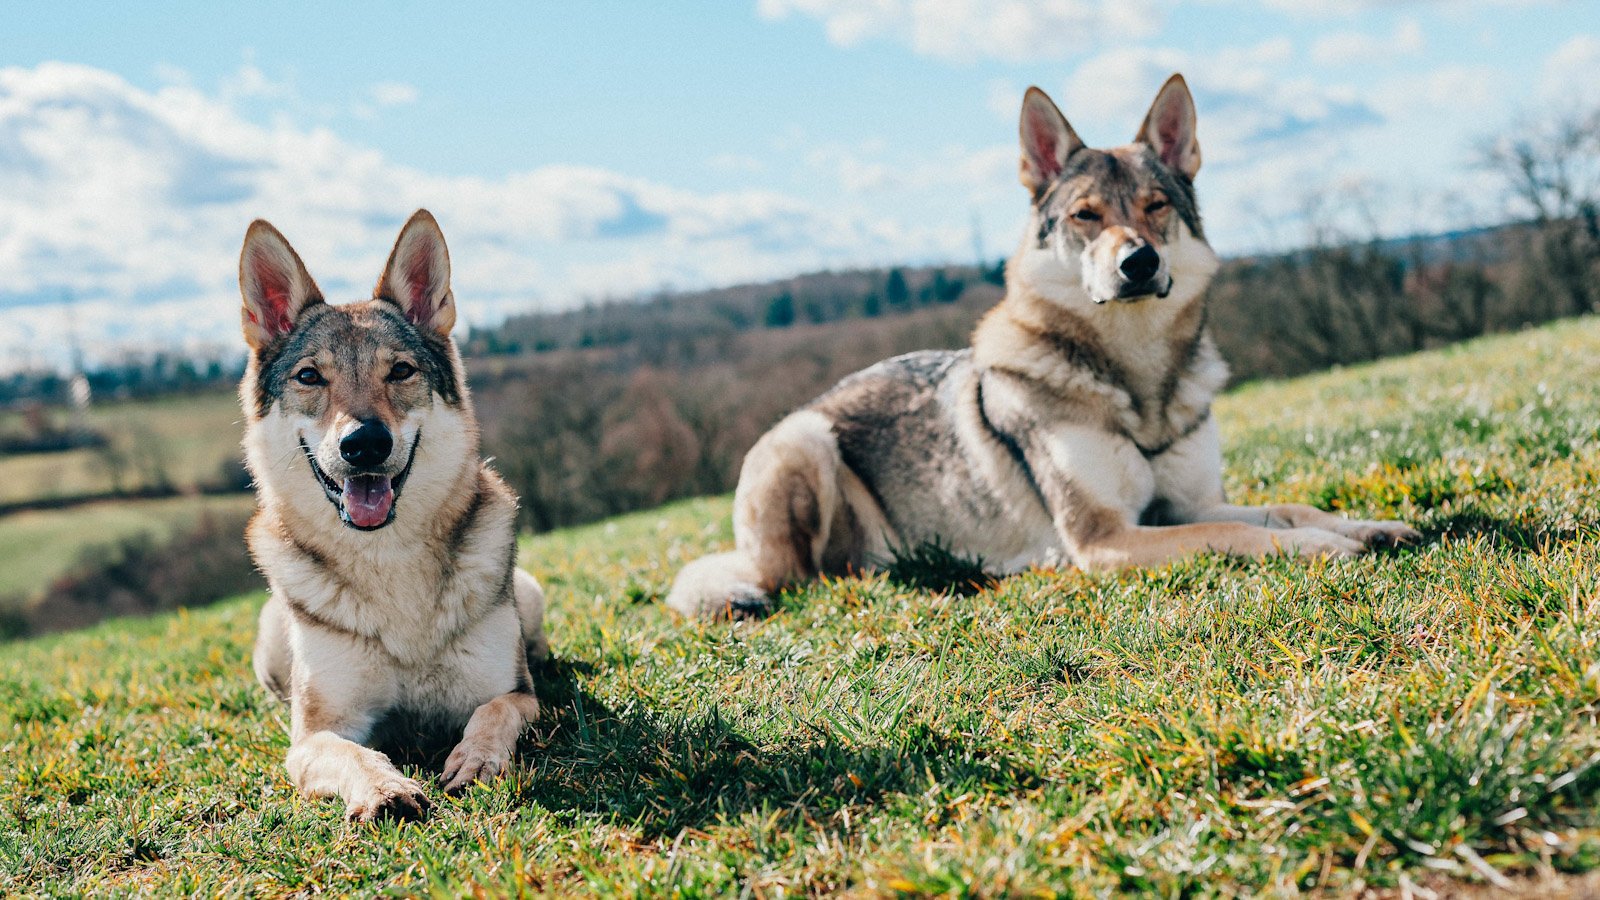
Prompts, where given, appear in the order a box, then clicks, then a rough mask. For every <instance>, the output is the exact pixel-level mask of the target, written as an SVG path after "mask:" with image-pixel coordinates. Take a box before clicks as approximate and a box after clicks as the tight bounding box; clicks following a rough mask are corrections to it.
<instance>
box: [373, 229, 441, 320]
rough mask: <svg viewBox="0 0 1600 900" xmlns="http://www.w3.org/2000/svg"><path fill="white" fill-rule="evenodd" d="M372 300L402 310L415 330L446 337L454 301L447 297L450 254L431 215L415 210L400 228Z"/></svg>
mask: <svg viewBox="0 0 1600 900" xmlns="http://www.w3.org/2000/svg"><path fill="white" fill-rule="evenodd" d="M372 295H373V296H374V297H376V298H378V299H380V300H388V301H389V302H391V303H394V304H395V305H397V306H399V307H400V308H401V309H403V310H405V313H406V318H408V319H410V320H411V322H412V324H414V325H416V326H417V327H418V328H428V329H432V330H433V331H435V332H437V333H439V334H440V335H446V334H449V333H450V329H451V327H452V326H454V325H455V324H456V300H455V297H453V296H451V294H450V251H449V250H448V249H446V247H445V245H444V232H442V231H440V230H439V223H438V222H435V221H434V220H433V214H432V213H430V212H428V211H427V210H425V209H419V210H417V211H416V212H415V213H413V214H412V215H411V220H410V221H408V222H406V225H405V227H404V228H402V229H400V237H398V238H396V239H395V242H394V249H393V250H391V251H390V252H389V264H388V265H387V266H384V268H383V277H382V278H379V279H378V287H377V289H376V290H374V291H373V294H372Z"/></svg>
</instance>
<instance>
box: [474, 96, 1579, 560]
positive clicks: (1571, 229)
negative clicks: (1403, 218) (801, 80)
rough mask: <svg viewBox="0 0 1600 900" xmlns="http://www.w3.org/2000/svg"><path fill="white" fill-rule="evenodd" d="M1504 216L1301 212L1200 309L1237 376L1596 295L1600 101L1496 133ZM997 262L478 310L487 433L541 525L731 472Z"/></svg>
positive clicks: (955, 311)
mask: <svg viewBox="0 0 1600 900" xmlns="http://www.w3.org/2000/svg"><path fill="white" fill-rule="evenodd" d="M1479 153H1480V158H1481V164H1482V165H1483V166H1484V167H1485V168H1486V169H1487V170H1489V171H1490V172H1492V173H1494V174H1495V175H1496V176H1498V178H1499V180H1500V182H1501V185H1502V190H1503V200H1504V206H1505V209H1506V210H1507V211H1508V218H1511V219H1512V222H1513V224H1506V225H1499V226H1495V227H1488V228H1481V229H1475V230H1469V231H1464V232H1459V233H1455V234H1449V235H1438V236H1429V237H1418V238H1412V239H1400V240H1396V239H1379V238H1375V237H1364V236H1361V235H1356V234H1351V233H1349V232H1347V231H1340V230H1338V229H1334V228H1332V227H1320V228H1315V229H1314V230H1313V234H1312V237H1311V240H1310V241H1309V242H1308V245H1307V246H1305V247H1304V248H1302V249H1300V250H1297V251H1295V252H1292V253H1286V254H1279V255H1272V256H1262V257H1253V258H1243V259H1233V260H1229V261H1227V262H1226V263H1225V264H1224V265H1223V267H1222V269H1221V271H1220V272H1219V273H1218V275H1217V277H1216V279H1215V280H1214V281H1213V283H1212V287H1211V292H1210V298H1209V304H1210V315H1211V325H1212V329H1213V332H1214V334H1215V336H1216V339H1217V342H1218V344H1219V346H1220V347H1221V350H1222V352H1223V355H1224V357H1225V358H1226V359H1227V360H1228V361H1229V363H1230V364H1231V366H1232V369H1233V373H1234V379H1235V382H1236V383H1237V382H1240V381H1247V380H1254V379H1260V378H1279V377H1287V376H1292V375H1297V374H1301V373H1304V372H1310V371H1315V370H1318V369H1325V368H1328V367H1331V366H1339V365H1349V364H1353V363H1360V362H1365V361H1368V360H1375V359H1380V358H1383V357H1386V356H1393V355H1396V354H1402V353H1410V352H1414V351H1418V350H1424V349H1427V348H1430V347H1436V346H1441V345H1444V344H1449V343H1454V342H1458V341H1462V340H1467V339H1470V338H1473V337H1477V336H1480V335H1484V334H1491V333H1495V332H1503V331H1509V330H1515V329H1518V328H1522V327H1525V326H1528V325H1532V324H1536V323H1540V322H1545V321H1549V320H1551V319H1555V318H1561V317H1566V316H1578V315H1586V314H1589V313H1591V312H1593V311H1594V310H1595V308H1596V302H1597V300H1600V288H1597V286H1596V283H1597V277H1600V221H1597V219H1600V216H1597V210H1600V111H1597V112H1595V113H1591V114H1589V115H1587V116H1582V117H1577V118H1573V119H1568V120H1562V121H1556V122H1552V123H1549V124H1547V125H1545V126H1542V127H1532V126H1530V127H1528V128H1527V129H1525V130H1523V131H1522V132H1520V133H1519V134H1518V135H1516V136H1515V137H1512V138H1504V139H1499V140H1495V141H1490V142H1486V143H1485V144H1484V146H1483V147H1482V148H1480V151H1479ZM1003 282H1004V277H1003V267H1001V266H995V267H980V266H966V267H962V266H949V267H939V268H930V269H916V270H905V269H887V270H876V271H861V272H850V273H828V274H825V275H813V276H806V277H803V278H796V279H790V280H788V281H784V282H776V283H773V284H767V285H750V286H742V287H736V288H727V289H723V290H718V291H708V292H701V293H697V294H689V295H668V296H662V297H657V298H654V299H651V300H649V301H646V302H644V303H642V304H630V305H621V304H616V305H606V306H595V307H589V308H585V309H581V310H574V311H572V312H568V313H562V314H558V315H540V316H526V317H520V318H516V319H513V320H511V321H509V322H507V323H505V324H504V325H503V326H500V327H498V328H495V329H490V330H486V331H474V332H473V333H472V334H471V336H470V337H469V338H468V340H467V342H466V346H467V348H468V350H469V352H470V353H471V354H472V355H473V357H474V358H473V360H472V369H473V384H474V385H475V391H476V395H477V397H478V403H479V407H480V411H481V413H482V418H483V419H484V423H485V441H486V448H485V449H486V452H488V453H489V454H491V455H493V456H494V457H495V459H496V465H497V466H498V467H499V469H500V470H501V471H502V472H503V473H505V475H506V477H507V478H508V479H509V480H510V481H511V484H512V486H513V487H515V488H516V490H517V491H518V493H519V494H521V496H522V502H523V519H524V524H525V525H526V526H527V527H530V528H533V529H535V530H544V529H550V528H556V527H560V526H563V525H569V524H574V523H578V522H584V521H590V520H593V519H596V518H601V517H604V516H609V515H614V514H616V513H620V512H625V511H628V510H633V509H640V508H645V507H649V506H653V505H656V504H659V503H662V502H664V501H667V500H672V499H675V498H679V497H687V496H694V495H699V494H708V493H717V492H722V491H726V490H729V489H731V488H732V486H733V484H734V482H735V480H736V478H737V474H738V467H739V464H740V461H741V460H742V458H743V455H744V452H745V450H746V449H748V448H749V446H750V445H751V444H752V443H753V442H754V441H755V440H756V439H757V438H758V437H759V436H760V435H761V433H762V432H763V431H764V430H765V429H767V428H768V427H770V426H771V425H772V424H773V423H774V422H776V421H777V420H778V419H779V418H780V417H782V416H783V415H784V414H785V413H786V412H788V411H789V410H792V409H794V408H795V407H796V406H798V405H800V404H802V403H804V402H805V401H806V400H808V399H809V398H811V397H814V396H816V395H817V394H819V393H820V392H822V391H823V390H826V389H827V388H828V386H830V385H831V384H833V383H834V382H835V381H837V380H838V379H839V378H840V377H842V376H844V375H846V374H849V373H850V372H853V371H856V370H858V369H860V368H863V367H865V366H867V365H870V364H872V363H873V362H875V361H877V360H880V359H884V358H886V357H889V356H893V355H895V354H898V353H905V352H909V351H912V350H919V349H929V348H955V347H961V346H964V345H965V344H966V343H967V339H968V335H969V334H970V332H971V330H972V327H973V325H974V323H975V322H976V321H977V319H978V317H979V316H981V315H982V314H983V312H984V311H985V310H987V309H988V308H989V307H991V306H993V305H994V303H996V302H997V301H998V300H999V299H1000V297H1001V296H1002V293H1003Z"/></svg>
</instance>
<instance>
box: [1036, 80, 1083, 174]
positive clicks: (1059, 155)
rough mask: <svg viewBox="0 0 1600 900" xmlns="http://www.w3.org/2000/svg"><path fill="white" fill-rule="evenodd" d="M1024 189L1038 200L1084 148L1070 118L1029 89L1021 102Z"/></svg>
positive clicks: (1044, 96) (1047, 99)
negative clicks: (1073, 156) (1070, 160)
mask: <svg viewBox="0 0 1600 900" xmlns="http://www.w3.org/2000/svg"><path fill="white" fill-rule="evenodd" d="M1021 130H1022V186H1023V187H1025V188H1027V189H1028V190H1029V191H1032V192H1033V195H1034V196H1035V197H1038V196H1039V194H1040V193H1041V192H1043V191H1044V189H1045V188H1047V187H1049V186H1050V182H1052V181H1054V180H1055V177H1056V176H1057V175H1060V174H1061V170H1062V169H1063V168H1065V167H1066V165H1067V158H1068V157H1070V156H1071V155H1072V154H1073V153H1076V152H1077V151H1078V150H1081V149H1082V148H1083V141H1082V140H1080V139H1079V138H1078V133H1077V132H1075V131H1073V130H1072V126H1071V125H1068V124H1067V117H1066V116H1063V115H1062V114H1061V110H1059V109H1056V105H1055V104H1054V103H1052V102H1050V98H1049V97H1048V96H1047V95H1046V94H1045V92H1044V91H1041V90H1039V89H1038V88H1036V87H1031V88H1028V93H1027V94H1025V95H1023V98H1022V125H1021Z"/></svg>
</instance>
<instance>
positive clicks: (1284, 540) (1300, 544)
mask: <svg viewBox="0 0 1600 900" xmlns="http://www.w3.org/2000/svg"><path fill="white" fill-rule="evenodd" d="M1274 540H1275V541H1276V542H1277V544H1278V547H1279V548H1280V549H1281V550H1282V551H1283V552H1284V553H1285V554H1287V555H1289V556H1306V557H1320V558H1328V559H1348V558H1350V557H1352V556H1360V555H1361V554H1362V553H1364V552H1366V549H1367V547H1366V545H1365V544H1363V543H1361V542H1360V541H1358V540H1355V539H1354V538H1349V537H1345V536H1344V535H1342V534H1335V533H1334V532H1332V531H1327V530H1324V529H1321V528H1290V529H1287V530H1285V531H1279V532H1276V533H1275V535H1274Z"/></svg>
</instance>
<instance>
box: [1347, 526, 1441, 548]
mask: <svg viewBox="0 0 1600 900" xmlns="http://www.w3.org/2000/svg"><path fill="white" fill-rule="evenodd" d="M1334 530H1336V531H1338V532H1339V533H1340V534H1342V535H1344V536H1345V537H1348V538H1352V539H1354V540H1357V541H1360V542H1361V543H1362V544H1364V545H1366V546H1368V547H1398V546H1400V545H1401V544H1415V543H1416V542H1417V541H1420V540H1422V532H1420V531H1418V530H1416V529H1415V528H1412V527H1411V526H1410V525H1407V524H1406V523H1404V522H1393V521H1389V522H1378V521H1371V520H1367V519H1341V520H1339V523H1338V524H1336V525H1335V526H1334Z"/></svg>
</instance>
